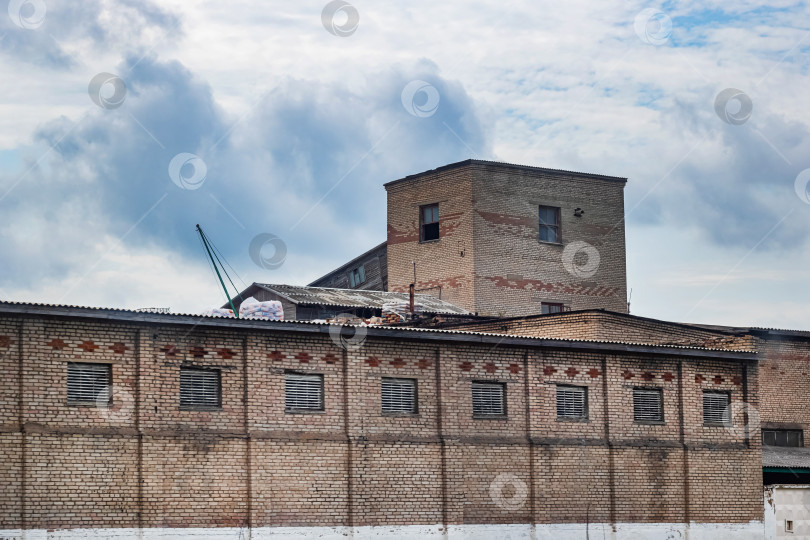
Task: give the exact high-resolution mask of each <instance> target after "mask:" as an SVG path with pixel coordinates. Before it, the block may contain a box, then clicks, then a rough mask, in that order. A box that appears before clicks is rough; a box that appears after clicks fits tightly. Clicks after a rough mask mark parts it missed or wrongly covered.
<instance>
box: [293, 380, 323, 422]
mask: <svg viewBox="0 0 810 540" xmlns="http://www.w3.org/2000/svg"><path fill="white" fill-rule="evenodd" d="M284 377H285V378H284V390H285V397H284V406H285V408H286V410H287V412H301V411H322V410H324V406H323V375H319V374H306V375H305V374H302V373H286V374H285V376H284Z"/></svg>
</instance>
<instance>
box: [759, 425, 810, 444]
mask: <svg viewBox="0 0 810 540" xmlns="http://www.w3.org/2000/svg"><path fill="white" fill-rule="evenodd" d="M762 444H763V445H764V446H791V447H794V448H802V447H803V446H804V433H803V432H802V430H800V429H763V430H762Z"/></svg>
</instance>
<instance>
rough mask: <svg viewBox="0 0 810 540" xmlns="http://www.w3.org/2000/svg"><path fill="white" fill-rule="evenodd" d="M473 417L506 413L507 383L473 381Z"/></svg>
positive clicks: (503, 414)
mask: <svg viewBox="0 0 810 540" xmlns="http://www.w3.org/2000/svg"><path fill="white" fill-rule="evenodd" d="M472 401H473V417H474V418H487V417H492V416H505V415H506V385H505V384H504V383H499V382H473V383H472Z"/></svg>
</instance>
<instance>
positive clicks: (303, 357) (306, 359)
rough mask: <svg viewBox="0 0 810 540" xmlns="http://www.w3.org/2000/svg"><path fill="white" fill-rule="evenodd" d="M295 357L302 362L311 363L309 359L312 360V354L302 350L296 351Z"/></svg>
mask: <svg viewBox="0 0 810 540" xmlns="http://www.w3.org/2000/svg"><path fill="white" fill-rule="evenodd" d="M295 359H296V360H298V361H299V362H301V363H302V364H309V361H310V360H312V356H311V355H310V354H309V353H308V352H304V351H301V352H299V353H296V355H295Z"/></svg>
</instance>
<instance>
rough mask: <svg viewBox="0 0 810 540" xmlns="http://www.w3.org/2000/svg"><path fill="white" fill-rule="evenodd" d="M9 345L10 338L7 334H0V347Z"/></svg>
mask: <svg viewBox="0 0 810 540" xmlns="http://www.w3.org/2000/svg"><path fill="white" fill-rule="evenodd" d="M9 345H11V338H10V337H8V336H0V347H3V348H4V349H5V348H6V347H8V346H9Z"/></svg>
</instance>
